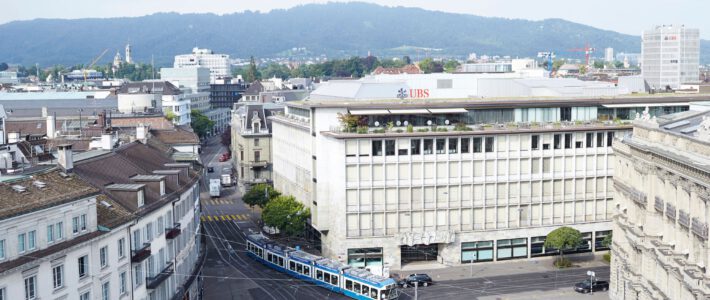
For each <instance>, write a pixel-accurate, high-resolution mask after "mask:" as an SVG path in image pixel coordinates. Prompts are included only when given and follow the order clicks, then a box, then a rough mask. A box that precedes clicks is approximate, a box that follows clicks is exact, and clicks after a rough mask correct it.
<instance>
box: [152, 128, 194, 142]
mask: <svg viewBox="0 0 710 300" xmlns="http://www.w3.org/2000/svg"><path fill="white" fill-rule="evenodd" d="M150 134H152V135H153V137H154V138H156V139H158V140H159V141H161V142H162V143H164V144H167V145H175V144H195V145H196V144H199V143H200V138H198V137H197V134H195V133H194V132H192V131H190V130H187V129H185V128H183V127H182V126H175V128H173V129H151V130H150Z"/></svg>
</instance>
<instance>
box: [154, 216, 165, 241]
mask: <svg viewBox="0 0 710 300" xmlns="http://www.w3.org/2000/svg"><path fill="white" fill-rule="evenodd" d="M164 232H165V222H164V221H163V216H160V217H158V225H156V226H155V236H160V235H161V234H163V233H164Z"/></svg>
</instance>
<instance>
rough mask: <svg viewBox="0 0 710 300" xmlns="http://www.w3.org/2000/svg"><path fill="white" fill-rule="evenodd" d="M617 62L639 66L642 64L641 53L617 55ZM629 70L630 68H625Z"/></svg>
mask: <svg viewBox="0 0 710 300" xmlns="http://www.w3.org/2000/svg"><path fill="white" fill-rule="evenodd" d="M615 56H616V60H617V61H621V62H628V64H629V66H631V65H633V66H638V65H639V64H640V63H641V53H624V52H621V53H617V54H616V55H615ZM625 68H628V67H625Z"/></svg>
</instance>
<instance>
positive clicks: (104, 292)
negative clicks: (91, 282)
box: [101, 281, 111, 300]
mask: <svg viewBox="0 0 710 300" xmlns="http://www.w3.org/2000/svg"><path fill="white" fill-rule="evenodd" d="M110 288H111V284H109V282H108V281H106V282H104V283H102V284H101V300H109V295H110V293H109V292H110Z"/></svg>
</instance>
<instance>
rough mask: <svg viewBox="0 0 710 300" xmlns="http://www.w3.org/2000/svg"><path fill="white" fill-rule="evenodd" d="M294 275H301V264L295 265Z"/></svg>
mask: <svg viewBox="0 0 710 300" xmlns="http://www.w3.org/2000/svg"><path fill="white" fill-rule="evenodd" d="M296 273H303V266H302V265H301V264H296Z"/></svg>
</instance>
